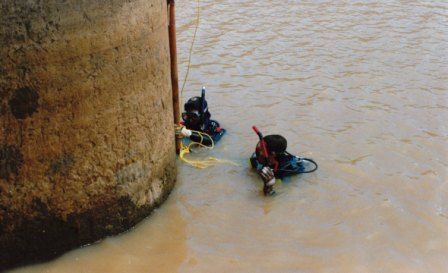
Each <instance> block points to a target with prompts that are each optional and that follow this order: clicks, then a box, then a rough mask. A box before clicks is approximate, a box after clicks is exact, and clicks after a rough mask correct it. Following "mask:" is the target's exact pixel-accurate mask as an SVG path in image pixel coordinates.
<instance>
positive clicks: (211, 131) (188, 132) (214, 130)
mask: <svg viewBox="0 0 448 273" xmlns="http://www.w3.org/2000/svg"><path fill="white" fill-rule="evenodd" d="M184 109H185V112H183V113H182V120H183V122H181V125H182V126H181V127H179V128H178V130H177V131H176V135H177V136H178V137H180V138H183V137H187V138H190V140H191V141H194V142H198V143H202V144H204V145H206V146H211V145H212V144H213V143H216V142H218V141H219V140H220V139H221V137H222V136H223V135H224V133H225V132H226V130H225V129H224V128H221V127H220V125H219V123H218V122H217V121H216V120H212V119H210V117H211V114H210V112H209V111H208V104H207V101H206V100H205V87H202V94H201V97H192V98H190V99H189V100H188V101H187V102H186V103H185V105H184ZM201 133H205V134H201Z"/></svg>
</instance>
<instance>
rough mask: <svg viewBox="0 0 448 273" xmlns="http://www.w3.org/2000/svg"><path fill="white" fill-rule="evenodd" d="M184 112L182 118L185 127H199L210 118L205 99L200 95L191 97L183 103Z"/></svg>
mask: <svg viewBox="0 0 448 273" xmlns="http://www.w3.org/2000/svg"><path fill="white" fill-rule="evenodd" d="M184 109H185V112H183V113H182V119H183V120H184V122H185V125H186V126H187V128H191V129H196V130H197V129H201V128H200V127H201V126H202V125H203V124H204V123H205V122H206V121H207V120H208V119H209V118H210V113H209V112H208V107H207V101H206V100H205V99H203V98H201V97H192V98H190V99H189V100H188V101H187V102H186V103H185V105H184Z"/></svg>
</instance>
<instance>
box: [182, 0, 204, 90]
mask: <svg viewBox="0 0 448 273" xmlns="http://www.w3.org/2000/svg"><path fill="white" fill-rule="evenodd" d="M197 6H198V11H197V16H196V29H195V30H194V34H193V40H192V41H191V46H190V53H189V56H188V65H187V72H186V73H185V78H184V83H183V84H182V88H181V90H180V96H181V98H182V95H183V93H184V88H185V84H186V83H187V78H188V74H189V73H190V66H191V55H193V54H192V53H193V46H194V41H195V40H196V34H197V32H198V28H199V14H200V6H199V0H198V5H197Z"/></svg>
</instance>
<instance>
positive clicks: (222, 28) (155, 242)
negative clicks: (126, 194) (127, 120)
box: [14, 0, 448, 273]
mask: <svg viewBox="0 0 448 273" xmlns="http://www.w3.org/2000/svg"><path fill="white" fill-rule="evenodd" d="M196 5H197V2H196V1H178V3H177V19H178V22H177V25H178V39H179V44H178V48H179V62H180V63H179V71H180V78H181V79H183V76H184V75H185V73H186V67H187V62H188V51H189V47H190V43H191V40H192V37H193V33H194V29H195V22H196V17H195V16H196V12H197V9H196V8H197V6H196ZM202 85H206V86H207V88H208V90H209V91H208V93H207V96H208V101H209V105H210V109H211V111H212V115H213V117H214V118H216V119H217V120H219V121H220V122H221V123H222V125H223V126H224V127H226V128H227V129H228V134H227V135H226V136H225V137H224V138H223V139H222V141H221V142H220V143H219V144H218V145H217V147H216V148H215V149H214V150H213V151H212V152H211V154H212V155H214V156H216V157H219V158H224V159H229V160H232V161H234V162H236V163H238V164H239V166H233V165H218V166H215V167H212V168H208V169H205V170H198V169H194V168H192V167H189V166H187V165H185V164H183V163H181V162H179V163H178V167H179V176H178V184H177V187H176V189H175V190H174V192H173V193H172V195H171V197H170V198H169V200H168V201H167V202H166V203H165V204H164V205H163V206H162V207H161V208H160V209H157V210H156V211H155V212H154V213H153V214H152V216H151V217H149V218H148V219H147V220H145V221H143V222H142V223H141V224H139V225H138V226H137V227H136V228H135V229H133V230H131V231H130V232H128V233H126V234H123V235H120V236H117V237H114V238H109V239H107V240H104V241H103V242H101V243H98V244H95V245H92V246H89V247H84V248H82V249H79V250H75V251H72V252H69V253H67V254H66V255H64V256H62V257H61V258H59V259H57V260H55V261H52V262H49V263H44V264H40V265H35V266H29V267H25V268H20V269H18V270H17V271H14V272H17V273H19V272H86V273H87V272H133V273H134V272H446V271H447V269H448V258H447V257H448V185H447V182H448V181H447V180H448V179H447V178H448V175H447V173H448V160H447V159H448V127H447V124H448V123H447V120H448V93H447V91H448V3H447V2H446V1H385V0H383V1H355V0H353V1H328V0H326V1H325V0H323V1H278V0H273V1H252V0H249V1H240V0H232V1H230V0H228V1H223V0H215V1H211V0H200V25H199V30H198V33H197V38H196V43H195V47H194V50H193V55H192V58H191V70H190V75H189V80H188V82H187V84H186V89H185V91H184V94H183V99H186V98H188V97H190V96H193V95H198V94H199V92H200V88H201V86H202ZM254 124H255V125H258V127H259V128H260V129H261V130H262V131H263V132H264V133H265V134H268V133H280V134H283V135H284V136H285V137H286V138H287V139H288V150H289V151H290V152H292V153H297V154H300V155H304V156H307V157H311V158H313V159H315V160H316V161H317V162H318V163H319V165H320V168H319V170H318V171H317V172H316V173H313V174H304V175H299V176H296V177H293V178H290V179H288V180H286V181H283V182H282V183H279V184H278V186H277V192H278V194H277V196H275V197H274V198H264V197H263V196H262V193H261V182H260V179H259V178H258V177H257V175H256V174H254V173H253V172H252V171H251V170H250V168H249V166H248V157H249V156H250V154H251V152H252V150H253V149H254V146H255V144H256V141H257V137H256V135H255V134H254V133H253V132H252V131H251V129H250V127H251V125H254ZM201 156H203V155H200V156H199V158H200V157H201Z"/></svg>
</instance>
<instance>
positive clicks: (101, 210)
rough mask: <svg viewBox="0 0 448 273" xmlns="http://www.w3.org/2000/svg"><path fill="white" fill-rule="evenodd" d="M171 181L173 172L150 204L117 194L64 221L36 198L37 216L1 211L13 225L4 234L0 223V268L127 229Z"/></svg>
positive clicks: (44, 257)
mask: <svg viewBox="0 0 448 273" xmlns="http://www.w3.org/2000/svg"><path fill="white" fill-rule="evenodd" d="M171 173H172V172H171ZM174 184H175V175H173V174H169V173H167V176H166V177H165V180H164V191H163V192H162V194H161V195H160V197H158V198H156V199H155V200H154V203H153V204H151V205H143V206H141V207H137V206H136V205H135V204H134V202H133V201H132V200H131V199H130V198H129V197H121V198H119V199H118V200H113V201H111V202H109V203H105V204H102V205H100V206H98V207H96V208H93V209H90V210H88V211H86V212H83V213H81V214H71V215H69V216H68V218H67V219H66V220H63V219H61V218H59V217H57V216H56V215H54V214H52V213H51V212H50V211H49V210H48V208H47V206H46V205H45V204H44V203H42V202H41V201H40V200H38V199H36V200H34V202H33V208H34V210H35V211H36V212H38V214H39V216H38V217H35V218H33V219H24V218H23V216H22V215H18V214H15V213H5V214H6V215H7V218H9V219H5V222H9V223H11V222H15V223H16V225H17V226H16V228H15V230H14V233H4V232H3V231H4V229H5V228H6V226H5V225H2V223H3V222H1V223H0V231H1V233H2V235H1V236H0V271H1V270H6V269H10V268H13V267H16V266H21V265H28V264H33V263H38V262H44V261H48V260H51V259H54V258H57V257H59V256H60V255H62V254H63V253H64V252H66V251H68V250H71V249H74V248H77V247H80V246H84V245H87V244H90V243H91V242H95V241H98V240H100V239H102V238H104V237H105V236H111V235H116V234H119V233H122V232H124V231H127V230H128V229H130V228H132V227H133V226H135V225H136V224H137V223H138V222H140V221H141V220H142V219H144V218H145V217H147V216H148V215H149V214H150V213H151V212H152V211H153V210H154V209H155V208H156V207H158V206H160V205H161V204H162V203H163V202H164V201H165V200H166V199H167V198H168V195H169V193H170V192H171V190H172V189H173V187H174ZM0 209H2V210H6V212H8V211H7V209H6V208H0ZM18 235H19V236H18Z"/></svg>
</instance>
